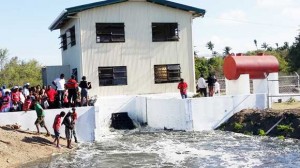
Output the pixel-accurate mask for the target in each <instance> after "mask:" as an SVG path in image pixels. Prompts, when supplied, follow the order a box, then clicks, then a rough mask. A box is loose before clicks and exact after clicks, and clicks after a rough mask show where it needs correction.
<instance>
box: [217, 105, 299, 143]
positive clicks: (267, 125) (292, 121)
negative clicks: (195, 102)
mask: <svg viewBox="0 0 300 168" xmlns="http://www.w3.org/2000/svg"><path fill="white" fill-rule="evenodd" d="M276 124H277V125H276ZM272 128H273V129H272ZM217 129H219V130H224V131H232V132H237V133H244V134H248V135H261V136H265V135H268V136H274V137H279V138H297V139H300V109H292V110H270V109H267V110H255V109H247V110H242V111H240V112H239V113H237V114H235V115H234V116H232V117H231V118H230V119H229V120H228V121H227V122H225V123H224V124H222V125H221V126H220V127H218V128H217Z"/></svg>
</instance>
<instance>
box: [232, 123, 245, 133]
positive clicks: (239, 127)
mask: <svg viewBox="0 0 300 168" xmlns="http://www.w3.org/2000/svg"><path fill="white" fill-rule="evenodd" d="M243 127H244V126H243V125H242V124H241V123H236V122H235V123H234V126H233V128H234V130H235V131H237V132H240V131H241V129H243Z"/></svg>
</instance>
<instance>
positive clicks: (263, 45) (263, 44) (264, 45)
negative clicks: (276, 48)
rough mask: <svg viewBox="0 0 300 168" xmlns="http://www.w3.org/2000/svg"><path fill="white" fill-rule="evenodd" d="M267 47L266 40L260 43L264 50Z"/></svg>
mask: <svg viewBox="0 0 300 168" xmlns="http://www.w3.org/2000/svg"><path fill="white" fill-rule="evenodd" d="M268 47H269V45H268V44H267V43H266V42H264V43H262V45H261V48H263V49H264V50H267V49H268Z"/></svg>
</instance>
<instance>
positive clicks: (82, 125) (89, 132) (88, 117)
mask: <svg viewBox="0 0 300 168" xmlns="http://www.w3.org/2000/svg"><path fill="white" fill-rule="evenodd" d="M69 110H70V111H71V109H70V108H64V109H51V110H50V109H49V110H45V113H46V114H45V115H46V116H45V123H46V126H47V128H48V129H49V131H50V133H51V134H54V131H53V128H52V125H53V122H54V118H55V116H56V115H57V114H59V113H60V112H61V111H65V112H66V113H67V112H68V111H69ZM76 111H77V113H78V121H77V124H76V133H77V136H78V140H79V141H93V140H94V139H95V138H94V137H95V136H94V129H95V107H79V108H76ZM36 118H37V117H36V112H35V111H28V112H27V113H25V112H24V111H22V112H7V113H0V125H7V124H9V125H12V124H15V123H17V124H19V125H21V129H22V130H29V131H35V132H36V127H35V125H34V122H35V120H36ZM40 131H41V132H46V131H45V129H44V128H41V129H40ZM60 134H61V136H62V137H65V126H64V125H62V127H61V129H60Z"/></svg>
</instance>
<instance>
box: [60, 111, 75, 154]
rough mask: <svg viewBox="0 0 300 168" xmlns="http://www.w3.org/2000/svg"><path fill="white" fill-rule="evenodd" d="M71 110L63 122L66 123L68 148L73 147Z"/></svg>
mask: <svg viewBox="0 0 300 168" xmlns="http://www.w3.org/2000/svg"><path fill="white" fill-rule="evenodd" d="M71 114H72V113H71V112H68V114H67V115H66V116H65V118H64V120H63V122H62V123H63V124H64V125H65V134H66V139H67V148H69V149H72V147H71V140H72V129H73V125H72V123H71V119H70V117H71Z"/></svg>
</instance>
